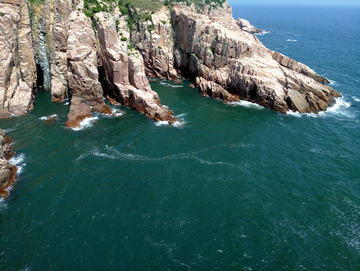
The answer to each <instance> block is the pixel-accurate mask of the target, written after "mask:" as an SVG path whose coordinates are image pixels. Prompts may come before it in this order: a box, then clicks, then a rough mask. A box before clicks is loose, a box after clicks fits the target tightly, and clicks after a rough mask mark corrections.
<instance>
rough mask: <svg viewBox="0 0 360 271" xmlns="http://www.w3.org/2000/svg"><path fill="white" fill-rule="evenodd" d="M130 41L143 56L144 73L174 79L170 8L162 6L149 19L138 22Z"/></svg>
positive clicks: (175, 76)
mask: <svg viewBox="0 0 360 271" xmlns="http://www.w3.org/2000/svg"><path fill="white" fill-rule="evenodd" d="M132 42H133V43H134V44H135V47H136V49H138V50H139V52H140V53H141V55H142V56H143V58H144V64H145V66H146V74H147V75H148V76H151V77H160V78H166V79H172V80H176V79H177V78H178V75H177V72H176V71H175V69H174V52H173V50H174V48H173V45H174V30H173V28H172V24H171V15H170V10H169V9H168V8H166V7H163V8H162V9H161V10H160V11H158V12H156V13H155V14H153V15H152V16H151V21H145V22H143V23H140V25H139V28H138V29H137V31H135V32H134V33H133V35H132Z"/></svg>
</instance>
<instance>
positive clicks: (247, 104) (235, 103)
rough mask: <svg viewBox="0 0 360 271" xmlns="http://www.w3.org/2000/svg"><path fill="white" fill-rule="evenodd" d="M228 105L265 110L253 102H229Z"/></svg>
mask: <svg viewBox="0 0 360 271" xmlns="http://www.w3.org/2000/svg"><path fill="white" fill-rule="evenodd" d="M227 104H229V105H237V106H243V107H251V108H259V109H263V108H264V107H263V106H261V105H259V104H256V103H252V102H248V101H243V100H241V101H240V102H228V103H227Z"/></svg>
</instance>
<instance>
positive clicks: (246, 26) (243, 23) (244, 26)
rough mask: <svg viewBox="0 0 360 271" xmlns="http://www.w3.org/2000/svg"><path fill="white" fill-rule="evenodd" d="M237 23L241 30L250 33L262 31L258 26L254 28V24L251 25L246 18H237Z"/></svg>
mask: <svg viewBox="0 0 360 271" xmlns="http://www.w3.org/2000/svg"><path fill="white" fill-rule="evenodd" d="M237 25H238V26H239V27H240V29H241V30H242V31H246V32H248V33H250V34H261V33H263V31H262V30H261V29H259V28H256V27H255V26H253V25H252V24H250V22H249V21H248V20H245V19H240V18H239V19H238V20H237Z"/></svg>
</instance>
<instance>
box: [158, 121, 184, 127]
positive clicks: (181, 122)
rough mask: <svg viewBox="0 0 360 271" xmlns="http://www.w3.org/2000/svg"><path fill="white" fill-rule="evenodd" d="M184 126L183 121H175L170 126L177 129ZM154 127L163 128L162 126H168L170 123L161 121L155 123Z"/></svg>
mask: <svg viewBox="0 0 360 271" xmlns="http://www.w3.org/2000/svg"><path fill="white" fill-rule="evenodd" d="M184 124H185V122H184V121H179V120H177V121H175V122H173V123H172V124H171V126H173V127H177V128H179V127H182V126H184ZM155 125H156V126H164V125H170V123H169V121H167V120H161V121H155Z"/></svg>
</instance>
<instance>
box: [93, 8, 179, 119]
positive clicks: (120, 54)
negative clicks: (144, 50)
mask: <svg viewBox="0 0 360 271" xmlns="http://www.w3.org/2000/svg"><path fill="white" fill-rule="evenodd" d="M120 15H121V14H120V12H119V11H118V8H117V9H115V11H114V14H108V13H104V12H101V13H99V14H98V15H97V20H96V21H95V27H96V30H97V33H98V38H99V47H100V49H99V51H98V52H99V56H100V66H99V67H100V70H101V71H103V74H104V76H103V80H102V82H103V85H104V88H105V89H106V92H107V95H108V96H110V97H111V98H113V99H115V100H117V101H119V102H121V103H122V104H123V105H126V106H129V107H130V108H132V109H135V110H137V111H139V112H142V113H144V114H146V115H147V116H148V117H150V118H152V119H155V120H169V121H170V123H171V122H174V121H175V120H176V119H175V118H174V117H173V116H172V115H173V112H172V111H170V110H169V109H168V108H167V107H166V106H163V105H161V102H160V99H159V96H158V95H157V93H156V92H155V91H153V90H152V89H151V87H150V84H149V81H148V79H147V78H146V76H145V66H144V60H143V58H142V56H141V55H140V54H139V53H138V52H137V51H136V50H135V49H133V48H132V45H131V43H130V33H129V28H128V26H127V23H126V21H125V20H124V19H123V18H122V17H121V16H120ZM119 19H120V21H119ZM116 21H117V22H118V25H116ZM145 61H146V59H145Z"/></svg>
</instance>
